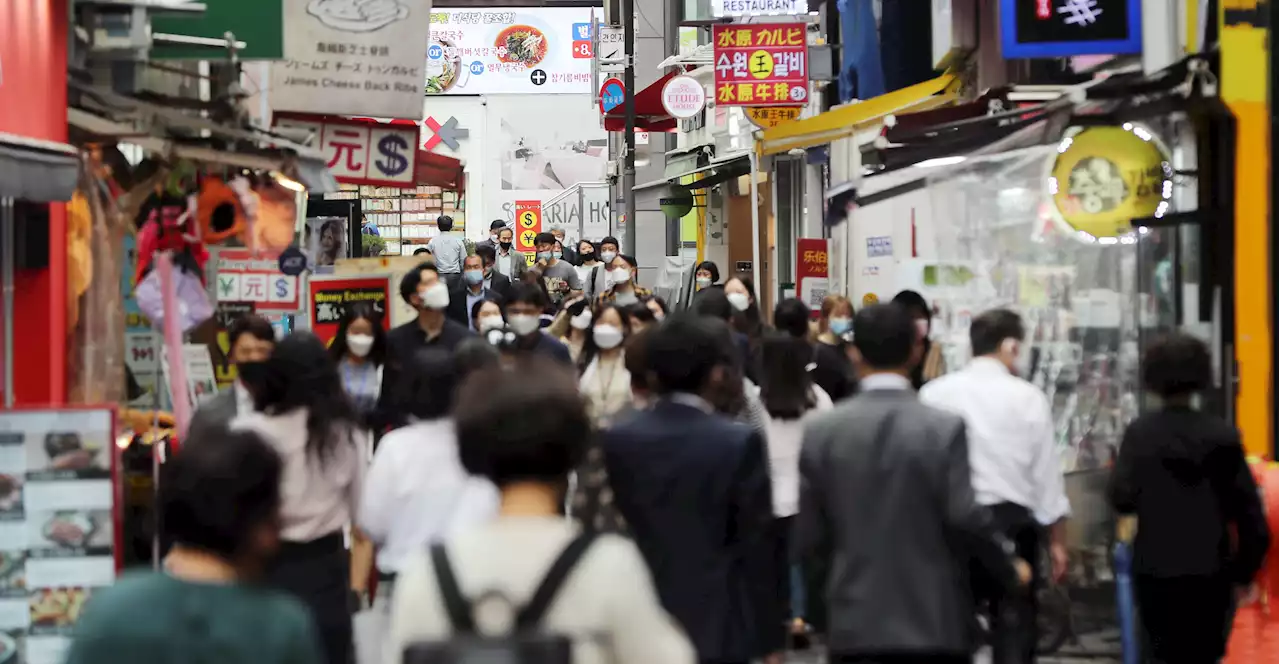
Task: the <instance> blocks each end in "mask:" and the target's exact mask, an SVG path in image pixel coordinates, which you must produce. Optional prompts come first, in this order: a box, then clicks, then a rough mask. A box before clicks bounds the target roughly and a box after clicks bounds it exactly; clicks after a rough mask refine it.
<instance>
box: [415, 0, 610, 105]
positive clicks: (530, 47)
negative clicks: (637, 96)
mask: <svg viewBox="0 0 1280 664" xmlns="http://www.w3.org/2000/svg"><path fill="white" fill-rule="evenodd" d="M591 17H592V11H591V8H590V7H580V8H578V7H503V8H494V9H488V10H481V9H445V8H437V9H435V10H434V11H432V12H431V43H430V45H429V47H427V48H426V54H427V59H426V91H427V95H483V94H571V93H572V94H590V93H592V92H595V91H594V90H592V89H591V63H592V60H593V58H594V54H593V53H592V51H591V38H592V35H591V20H592V18H591ZM425 26H426V22H425V21H423V22H422V23H421V24H420V27H423V28H425ZM421 31H422V32H423V33H424V34H425V33H426V32H427V31H426V30H425V29H423V30H421ZM421 111H422V100H421V99H419V100H418V112H419V113H421Z"/></svg>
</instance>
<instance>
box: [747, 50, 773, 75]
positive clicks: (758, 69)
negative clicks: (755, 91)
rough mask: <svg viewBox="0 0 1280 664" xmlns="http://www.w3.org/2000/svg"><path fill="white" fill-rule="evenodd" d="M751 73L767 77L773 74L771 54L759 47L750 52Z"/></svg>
mask: <svg viewBox="0 0 1280 664" xmlns="http://www.w3.org/2000/svg"><path fill="white" fill-rule="evenodd" d="M750 62H751V70H750V71H751V75H752V76H754V77H756V78H769V77H770V76H772V75H773V54H772V53H770V52H768V51H766V50H764V49H760V50H759V51H756V52H755V53H752V54H751V60H750Z"/></svg>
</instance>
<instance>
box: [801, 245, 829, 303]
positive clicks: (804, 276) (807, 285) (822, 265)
mask: <svg viewBox="0 0 1280 664" xmlns="http://www.w3.org/2000/svg"><path fill="white" fill-rule="evenodd" d="M828 255H829V252H828V251H827V241H826V240H824V239H820V238H819V239H811V238H800V239H797V240H796V294H797V295H798V296H799V298H800V299H801V300H803V301H804V303H805V304H807V305H809V310H810V311H811V312H813V313H812V315H813V317H814V318H817V317H818V314H819V313H820V312H821V311H822V301H823V300H824V299H826V297H827V292H828V290H829V283H830V280H829V277H828V274H829V272H828V270H827V266H828V262H827V257H828Z"/></svg>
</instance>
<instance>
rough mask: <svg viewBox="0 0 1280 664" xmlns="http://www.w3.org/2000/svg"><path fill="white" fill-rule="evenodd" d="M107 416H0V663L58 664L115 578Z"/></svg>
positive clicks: (94, 411)
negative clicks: (96, 594)
mask: <svg viewBox="0 0 1280 664" xmlns="http://www.w3.org/2000/svg"><path fill="white" fill-rule="evenodd" d="M114 432H115V413H114V411H113V410H111V409H108V408H69V409H54V410H9V411H0V662H3V663H4V664H61V662H62V661H63V659H64V657H65V654H66V650H67V648H68V646H69V645H70V636H71V629H72V627H73V625H74V624H75V621H76V619H77V618H78V617H79V615H80V611H81V609H83V607H84V604H85V602H86V601H87V600H88V599H89V597H90V596H91V595H92V594H93V591H94V590H95V589H98V588H102V587H104V586H108V585H110V584H111V583H112V582H113V581H114V580H115V576H116V561H115V556H114V551H115V540H116V532H115V521H114V519H113V518H112V517H113V509H114V506H115V492H114V489H113V485H112V479H111V473H112V463H113V460H114V458H115V455H114V450H115V448H114V446H113V442H114V440H115V434H114Z"/></svg>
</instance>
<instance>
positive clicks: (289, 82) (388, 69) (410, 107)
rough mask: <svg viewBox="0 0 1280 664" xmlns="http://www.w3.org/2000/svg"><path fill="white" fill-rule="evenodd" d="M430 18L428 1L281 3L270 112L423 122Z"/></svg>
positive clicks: (302, 0)
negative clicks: (280, 48) (279, 53)
mask: <svg viewBox="0 0 1280 664" xmlns="http://www.w3.org/2000/svg"><path fill="white" fill-rule="evenodd" d="M430 13H431V0H373V1H362V2H352V1H351V0H284V26H285V35H284V60H282V61H280V62H275V63H272V65H271V106H272V108H274V109H275V110H278V111H299V112H303V113H313V112H315V109H321V108H322V109H324V110H325V112H326V113H332V114H335V115H367V116H372V117H375V118H408V119H411V120H421V119H422V95H423V91H424V86H423V84H424V82H425V81H426V72H425V71H424V65H425V62H424V59H423V54H424V53H426V52H427V46H428V45H429V43H430V33H432V32H433V31H431V30H427V29H426V26H427V25H428V23H429V22H430ZM414 145H416V144H414Z"/></svg>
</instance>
